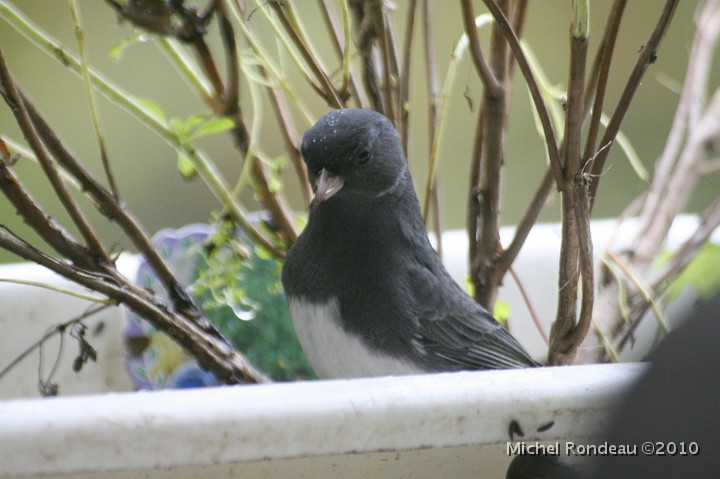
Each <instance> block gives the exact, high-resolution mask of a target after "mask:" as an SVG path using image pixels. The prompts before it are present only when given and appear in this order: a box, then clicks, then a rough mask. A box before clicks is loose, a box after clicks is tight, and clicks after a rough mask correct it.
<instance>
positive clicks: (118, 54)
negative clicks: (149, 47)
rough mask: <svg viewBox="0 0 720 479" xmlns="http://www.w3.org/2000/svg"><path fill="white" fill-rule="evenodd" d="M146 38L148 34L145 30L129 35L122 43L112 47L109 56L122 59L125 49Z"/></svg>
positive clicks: (116, 59) (118, 59) (117, 59)
mask: <svg viewBox="0 0 720 479" xmlns="http://www.w3.org/2000/svg"><path fill="white" fill-rule="evenodd" d="M146 40H147V35H146V34H145V33H144V32H138V33H136V34H134V35H130V36H129V37H125V38H123V40H122V41H121V42H120V43H118V44H117V45H115V46H114V47H112V48H111V49H110V51H109V52H108V56H109V57H110V58H111V59H113V60H115V61H120V60H122V56H123V55H124V54H125V50H127V49H128V48H129V47H131V46H132V45H135V44H136V43H140V42H144V41H146Z"/></svg>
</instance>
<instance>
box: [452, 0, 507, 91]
mask: <svg viewBox="0 0 720 479" xmlns="http://www.w3.org/2000/svg"><path fill="white" fill-rule="evenodd" d="M460 5H461V6H462V14H463V15H462V18H463V26H464V27H465V34H467V36H468V41H469V44H470V53H471V58H472V60H473V65H475V70H476V71H477V73H478V76H479V77H480V80H481V81H482V83H483V86H484V87H485V90H487V91H488V95H489V96H491V97H494V96H495V95H497V94H499V90H500V80H498V78H496V77H495V74H494V73H493V71H492V70H491V69H490V66H489V65H488V63H487V62H486V61H485V56H484V55H483V52H482V48H481V47H480V38H479V37H478V34H477V29H476V28H475V14H474V13H473V7H472V0H462V2H461V3H460Z"/></svg>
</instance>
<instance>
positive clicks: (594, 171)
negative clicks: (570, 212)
mask: <svg viewBox="0 0 720 479" xmlns="http://www.w3.org/2000/svg"><path fill="white" fill-rule="evenodd" d="M678 2H679V0H667V1H666V3H665V7H664V8H663V11H662V14H661V15H660V19H659V20H658V22H657V24H656V25H655V29H654V30H653V32H652V34H651V35H650V38H649V39H648V41H647V43H645V46H644V47H643V48H642V50H641V51H640V55H638V59H637V62H636V63H635V67H634V68H633V71H632V73H631V74H630V77H629V78H628V81H627V84H626V85H625V89H624V90H623V92H622V95H621V96H620V100H618V104H617V107H616V108H615V111H614V112H613V115H612V117H611V118H610V123H608V125H607V127H606V128H605V133H604V134H603V137H602V139H601V140H600V145H607V144H610V143H612V142H613V140H614V139H615V136H616V135H617V132H618V131H619V130H620V125H621V123H622V121H623V119H624V118H625V114H626V113H627V111H628V109H629V108H630V104H631V103H632V99H633V97H634V96H635V92H636V91H637V89H638V87H639V86H640V83H641V81H642V78H643V76H644V75H645V71H646V70H647V68H648V67H649V66H650V64H652V63H654V62H655V59H656V58H657V51H658V48H660V44H661V43H662V40H663V38H664V37H665V33H666V32H667V29H668V27H669V26H670V21H671V20H672V18H673V15H674V14H675V8H676V7H677V5H678ZM610 150H611V148H605V149H603V150H602V151H599V152H598V155H597V156H596V157H595V159H594V161H593V164H592V168H591V171H590V174H591V175H592V176H593V177H594V178H597V179H598V180H599V175H601V174H602V171H603V169H604V168H605V161H606V160H607V157H608V155H609V154H610ZM598 180H596V181H593V182H592V183H591V184H590V208H591V209H592V207H593V204H594V198H595V197H596V196H597V189H598V186H599V184H600V181H598Z"/></svg>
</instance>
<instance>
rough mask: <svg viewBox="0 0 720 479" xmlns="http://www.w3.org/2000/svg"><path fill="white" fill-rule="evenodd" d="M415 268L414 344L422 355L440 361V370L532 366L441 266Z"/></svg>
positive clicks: (413, 285) (521, 351)
mask: <svg viewBox="0 0 720 479" xmlns="http://www.w3.org/2000/svg"><path fill="white" fill-rule="evenodd" d="M433 266H434V265H423V264H418V263H415V267H412V268H411V271H409V279H410V281H411V284H412V287H413V289H414V292H415V295H414V296H415V299H416V311H415V317H416V318H417V321H418V322H417V331H416V338H415V339H416V344H417V347H418V349H420V350H421V353H422V354H425V355H428V356H435V357H436V358H441V359H443V360H444V362H445V363H446V365H447V366H448V367H447V368H446V369H458V370H461V369H509V368H525V367H531V366H538V363H537V362H535V361H534V360H533V359H532V358H531V357H530V356H529V355H528V353H527V352H526V351H525V349H524V348H523V347H522V346H521V345H520V344H519V343H518V342H517V340H516V339H515V338H514V337H513V336H512V335H511V334H510V333H509V332H508V331H507V330H506V329H505V328H504V327H503V326H502V325H501V324H500V323H498V322H497V321H496V320H495V318H493V317H492V315H490V313H488V312H487V311H486V310H485V309H484V308H482V307H481V306H480V305H479V304H478V303H477V302H475V300H473V299H472V298H470V297H469V296H468V295H467V294H465V292H464V291H462V289H460V287H459V286H458V285H457V284H456V283H455V282H454V280H453V279H452V278H451V277H450V275H449V274H448V273H447V271H445V269H444V267H442V266H440V268H438V267H433Z"/></svg>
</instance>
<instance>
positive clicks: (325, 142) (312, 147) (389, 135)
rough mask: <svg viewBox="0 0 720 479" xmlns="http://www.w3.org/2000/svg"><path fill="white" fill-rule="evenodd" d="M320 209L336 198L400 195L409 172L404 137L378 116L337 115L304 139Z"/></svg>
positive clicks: (343, 112) (322, 120) (325, 118)
mask: <svg viewBox="0 0 720 479" xmlns="http://www.w3.org/2000/svg"><path fill="white" fill-rule="evenodd" d="M302 154H303V158H304V159H305V163H306V164H307V168H308V174H309V176H310V181H311V182H312V184H313V188H314V190H315V198H314V199H313V203H314V204H315V205H317V204H320V203H322V202H324V201H328V200H329V199H331V198H333V197H336V196H337V197H340V196H343V197H345V198H350V197H357V198H358V199H361V198H373V197H378V196H380V195H383V194H385V193H387V192H389V191H391V190H393V189H394V187H395V186H397V185H398V183H399V182H400V181H401V180H402V178H403V177H404V176H405V172H406V169H407V165H406V161H405V155H404V153H403V149H402V144H401V142H400V136H399V135H398V134H397V131H396V130H395V128H394V127H393V125H392V123H390V121H389V120H388V119H387V118H385V117H384V116H383V115H381V114H380V113H377V112H375V111H372V110H362V109H345V110H333V111H331V112H330V113H327V114H325V115H324V116H323V117H322V118H320V120H319V121H318V122H317V123H316V124H315V125H314V126H313V127H312V128H310V129H309V130H308V131H307V132H306V133H305V136H304V137H303V142H302Z"/></svg>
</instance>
